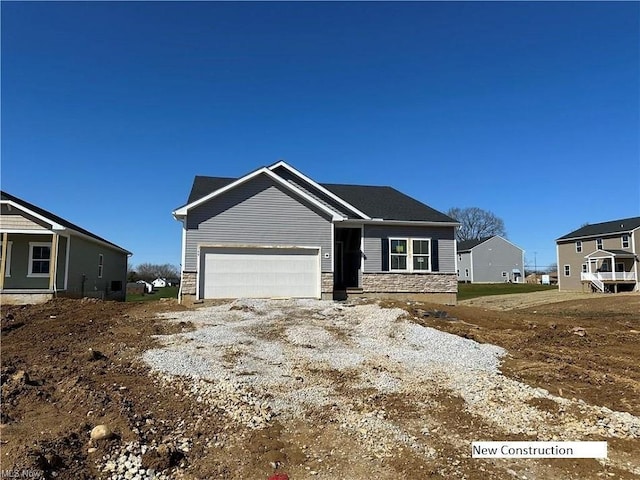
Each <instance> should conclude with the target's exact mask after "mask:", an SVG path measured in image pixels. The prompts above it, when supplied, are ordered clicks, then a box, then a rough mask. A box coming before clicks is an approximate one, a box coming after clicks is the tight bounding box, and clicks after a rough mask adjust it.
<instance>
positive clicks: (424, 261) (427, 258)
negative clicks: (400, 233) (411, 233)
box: [411, 238, 431, 272]
mask: <svg viewBox="0 0 640 480" xmlns="http://www.w3.org/2000/svg"><path fill="white" fill-rule="evenodd" d="M411 256H412V257H411V258H412V259H413V271H414V272H430V271H431V239H429V238H414V239H412V240H411Z"/></svg>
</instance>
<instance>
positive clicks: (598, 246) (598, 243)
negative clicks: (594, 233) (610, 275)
mask: <svg viewBox="0 0 640 480" xmlns="http://www.w3.org/2000/svg"><path fill="white" fill-rule="evenodd" d="M596 248H597V249H598V250H602V239H601V238H598V239H597V240H596Z"/></svg>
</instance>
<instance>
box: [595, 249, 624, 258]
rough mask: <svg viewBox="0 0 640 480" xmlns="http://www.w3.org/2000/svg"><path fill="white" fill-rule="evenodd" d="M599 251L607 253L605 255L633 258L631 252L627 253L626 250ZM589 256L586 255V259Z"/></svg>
mask: <svg viewBox="0 0 640 480" xmlns="http://www.w3.org/2000/svg"><path fill="white" fill-rule="evenodd" d="M596 251H597V250H596ZM600 251H601V252H607V253H610V254H612V255H620V256H623V257H624V256H627V257H633V256H634V253H633V252H628V251H627V250H611V249H606V250H604V249H601V250H600ZM593 253H595V252H593ZM589 255H591V254H589ZM589 255H587V257H588V256H589Z"/></svg>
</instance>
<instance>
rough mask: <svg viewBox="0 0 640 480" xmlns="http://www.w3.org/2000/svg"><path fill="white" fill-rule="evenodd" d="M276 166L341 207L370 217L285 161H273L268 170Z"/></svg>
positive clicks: (365, 217)
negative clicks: (287, 171) (309, 185)
mask: <svg viewBox="0 0 640 480" xmlns="http://www.w3.org/2000/svg"><path fill="white" fill-rule="evenodd" d="M278 167H283V168H286V169H287V170H289V171H290V172H291V173H293V174H294V175H297V176H298V177H300V178H301V179H302V180H304V181H305V182H307V183H309V184H311V185H313V186H314V187H315V188H317V189H318V190H320V191H321V192H322V193H323V194H325V195H326V196H328V197H329V198H331V199H333V200H335V201H336V202H338V203H339V204H340V205H342V206H343V207H346V208H348V209H349V210H351V211H352V212H353V213H355V214H356V215H359V216H360V217H362V218H364V219H366V220H369V219H371V217H370V216H369V215H367V214H366V213H364V212H362V211H361V210H358V209H357V208H356V207H354V206H353V205H351V204H350V203H349V202H347V201H346V200H344V199H342V198H340V197H339V196H338V195H336V194H335V193H333V192H331V191H329V190H328V189H326V188H324V187H323V186H322V185H320V184H319V183H318V182H316V181H314V180H312V179H311V178H309V177H307V176H306V175H304V174H303V173H301V172H299V171H298V170H296V169H295V168H293V167H292V166H291V165H289V164H288V163H287V162H285V161H283V160H280V161H278V162H276V163H274V164H273V165H271V166H270V167H269V170H271V171H273V170H274V169H276V168H278Z"/></svg>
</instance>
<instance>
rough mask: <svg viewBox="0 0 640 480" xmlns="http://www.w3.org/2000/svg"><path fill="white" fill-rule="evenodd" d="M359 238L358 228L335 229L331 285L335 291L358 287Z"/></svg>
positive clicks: (360, 257)
mask: <svg viewBox="0 0 640 480" xmlns="http://www.w3.org/2000/svg"><path fill="white" fill-rule="evenodd" d="M360 237H361V231H360V229H359V228H336V231H335V248H334V254H335V258H334V269H333V271H334V276H333V285H334V288H335V289H337V290H343V289H346V288H357V287H359V286H360V265H361V260H362V252H361V250H360Z"/></svg>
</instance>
